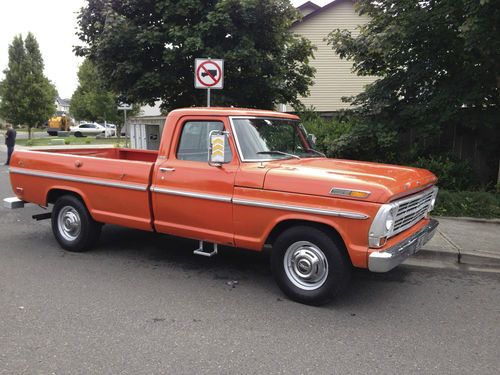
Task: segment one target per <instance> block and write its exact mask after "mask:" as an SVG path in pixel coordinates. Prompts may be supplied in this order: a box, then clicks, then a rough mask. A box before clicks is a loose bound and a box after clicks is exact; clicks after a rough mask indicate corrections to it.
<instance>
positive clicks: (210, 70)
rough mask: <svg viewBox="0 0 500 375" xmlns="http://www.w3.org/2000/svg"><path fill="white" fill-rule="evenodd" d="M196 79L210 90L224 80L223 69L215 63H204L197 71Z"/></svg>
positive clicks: (209, 61)
mask: <svg viewBox="0 0 500 375" xmlns="http://www.w3.org/2000/svg"><path fill="white" fill-rule="evenodd" d="M196 79H197V80H198V82H199V83H200V85H202V86H205V87H208V88H210V87H212V86H215V85H217V84H218V83H219V82H220V80H221V79H222V69H221V67H220V66H219V64H217V63H216V62H214V61H211V60H208V61H204V62H202V63H201V64H200V65H199V66H198V69H197V70H196Z"/></svg>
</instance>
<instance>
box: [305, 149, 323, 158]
mask: <svg viewBox="0 0 500 375" xmlns="http://www.w3.org/2000/svg"><path fill="white" fill-rule="evenodd" d="M306 151H311V152H313V153H314V154H316V155H320V156H323V157H324V158H326V155H325V154H323V153H322V152H321V151H318V150H315V149H314V148H308V149H306Z"/></svg>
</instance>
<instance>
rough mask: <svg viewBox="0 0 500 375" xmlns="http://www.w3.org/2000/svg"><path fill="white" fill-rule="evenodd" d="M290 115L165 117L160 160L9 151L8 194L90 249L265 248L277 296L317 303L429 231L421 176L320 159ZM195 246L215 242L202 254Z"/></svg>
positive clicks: (156, 155)
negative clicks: (118, 236)
mask: <svg viewBox="0 0 500 375" xmlns="http://www.w3.org/2000/svg"><path fill="white" fill-rule="evenodd" d="M313 138H314V137H313V136H312V135H308V134H307V133H306V131H305V129H304V128H303V126H302V125H301V124H300V119H299V118H298V117H297V116H295V115H291V114H285V113H278V112H272V111H260V110H247V109H234V108H189V109H180V110H175V111H173V112H171V113H170V114H169V115H168V117H167V119H166V124H165V127H164V131H163V135H162V140H161V146H160V149H159V151H143V150H131V149H119V148H107V149H59V150H44V151H40V150H38V151H17V152H15V153H14V155H13V158H12V162H11V168H10V179H11V183H12V189H13V191H14V193H15V195H16V197H12V198H6V199H5V200H4V205H5V206H6V207H10V208H16V207H22V206H23V205H24V203H25V202H30V203H35V204H37V205H40V206H43V207H49V206H50V205H53V208H52V212H48V213H45V214H42V215H40V216H39V217H38V218H47V219H48V218H51V220H52V229H53V232H54V235H55V238H56V239H57V241H58V242H59V244H60V245H61V246H62V247H63V248H64V249H67V250H69V251H84V250H87V249H89V248H91V247H92V246H93V245H94V244H95V243H96V241H97V240H98V238H99V234H100V232H101V227H102V225H103V224H115V225H121V226H125V227H130V228H136V229H142V230H146V231H155V232H160V233H168V234H171V235H176V236H181V237H187V238H192V239H195V240H199V241H200V242H199V243H200V245H199V248H198V249H196V250H195V253H196V254H199V255H206V256H212V255H215V254H216V253H217V249H218V245H224V246H231V247H240V248H245V249H250V250H255V251H262V250H263V249H264V247H266V246H268V247H270V249H271V268H272V271H273V274H274V277H275V279H276V282H277V283H278V285H279V287H280V288H281V289H282V291H283V292H284V293H285V294H286V295H288V296H289V297H290V298H292V299H294V300H296V301H299V302H302V303H307V304H316V305H317V304H322V303H326V302H328V301H329V300H331V299H332V298H333V297H335V296H336V295H338V294H339V293H340V292H341V291H342V290H343V289H344V288H345V287H346V286H347V284H348V282H349V279H350V273H351V269H352V267H353V266H354V267H359V268H368V269H369V270H371V271H374V272H386V271H389V270H390V269H392V268H394V267H395V266H397V265H398V264H400V263H401V262H403V261H404V260H405V259H406V258H408V257H409V256H410V255H412V254H414V253H415V252H417V251H418V250H419V249H420V248H421V247H422V245H423V244H424V243H425V242H427V241H428V240H429V239H430V238H431V237H432V235H433V234H434V232H435V229H436V227H437V225H438V223H437V221H435V220H433V219H431V218H430V217H429V213H430V211H431V210H432V209H433V207H434V202H435V199H436V195H437V188H436V187H435V183H436V181H437V179H436V177H435V176H434V175H433V174H432V173H430V172H429V171H426V170H422V169H417V168H409V167H403V166H395V165H386V164H377V163H367V162H359V161H348V160H336V159H328V158H326V157H324V155H323V154H321V153H320V152H318V151H316V150H315V149H314V142H313ZM204 242H206V243H209V244H212V245H210V246H207V248H205V246H204Z"/></svg>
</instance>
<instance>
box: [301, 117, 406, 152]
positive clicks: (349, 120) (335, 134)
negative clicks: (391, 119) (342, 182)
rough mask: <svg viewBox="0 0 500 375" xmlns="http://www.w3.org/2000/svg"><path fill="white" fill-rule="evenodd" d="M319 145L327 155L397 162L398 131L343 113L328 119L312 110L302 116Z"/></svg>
mask: <svg viewBox="0 0 500 375" xmlns="http://www.w3.org/2000/svg"><path fill="white" fill-rule="evenodd" d="M301 117H302V119H303V124H304V127H305V128H306V130H307V131H308V132H309V133H313V134H314V135H316V137H317V142H316V146H317V148H318V149H319V150H320V151H322V152H324V153H325V154H326V155H327V156H328V157H335V158H342V159H357V160H366V161H381V162H397V155H398V153H397V151H396V149H397V142H398V139H397V132H395V131H394V130H390V129H387V128H386V127H384V126H382V125H380V124H375V123H370V122H368V121H366V120H363V119H361V118H359V117H356V116H343V115H342V114H340V115H339V116H337V117H334V118H333V119H331V120H325V119H323V118H321V117H319V116H318V115H314V114H311V113H309V112H307V113H305V114H302V115H301Z"/></svg>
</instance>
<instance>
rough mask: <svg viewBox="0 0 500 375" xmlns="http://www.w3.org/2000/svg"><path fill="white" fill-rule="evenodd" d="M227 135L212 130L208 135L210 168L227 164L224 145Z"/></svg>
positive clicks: (223, 132) (226, 133)
mask: <svg viewBox="0 0 500 375" xmlns="http://www.w3.org/2000/svg"><path fill="white" fill-rule="evenodd" d="M228 135H229V133H228V132H226V131H223V130H212V131H211V132H210V134H209V136H208V137H209V145H208V165H210V166H212V167H220V166H221V165H222V164H227V163H229V162H230V160H226V150H225V148H226V144H227V143H228V142H227V139H228Z"/></svg>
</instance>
